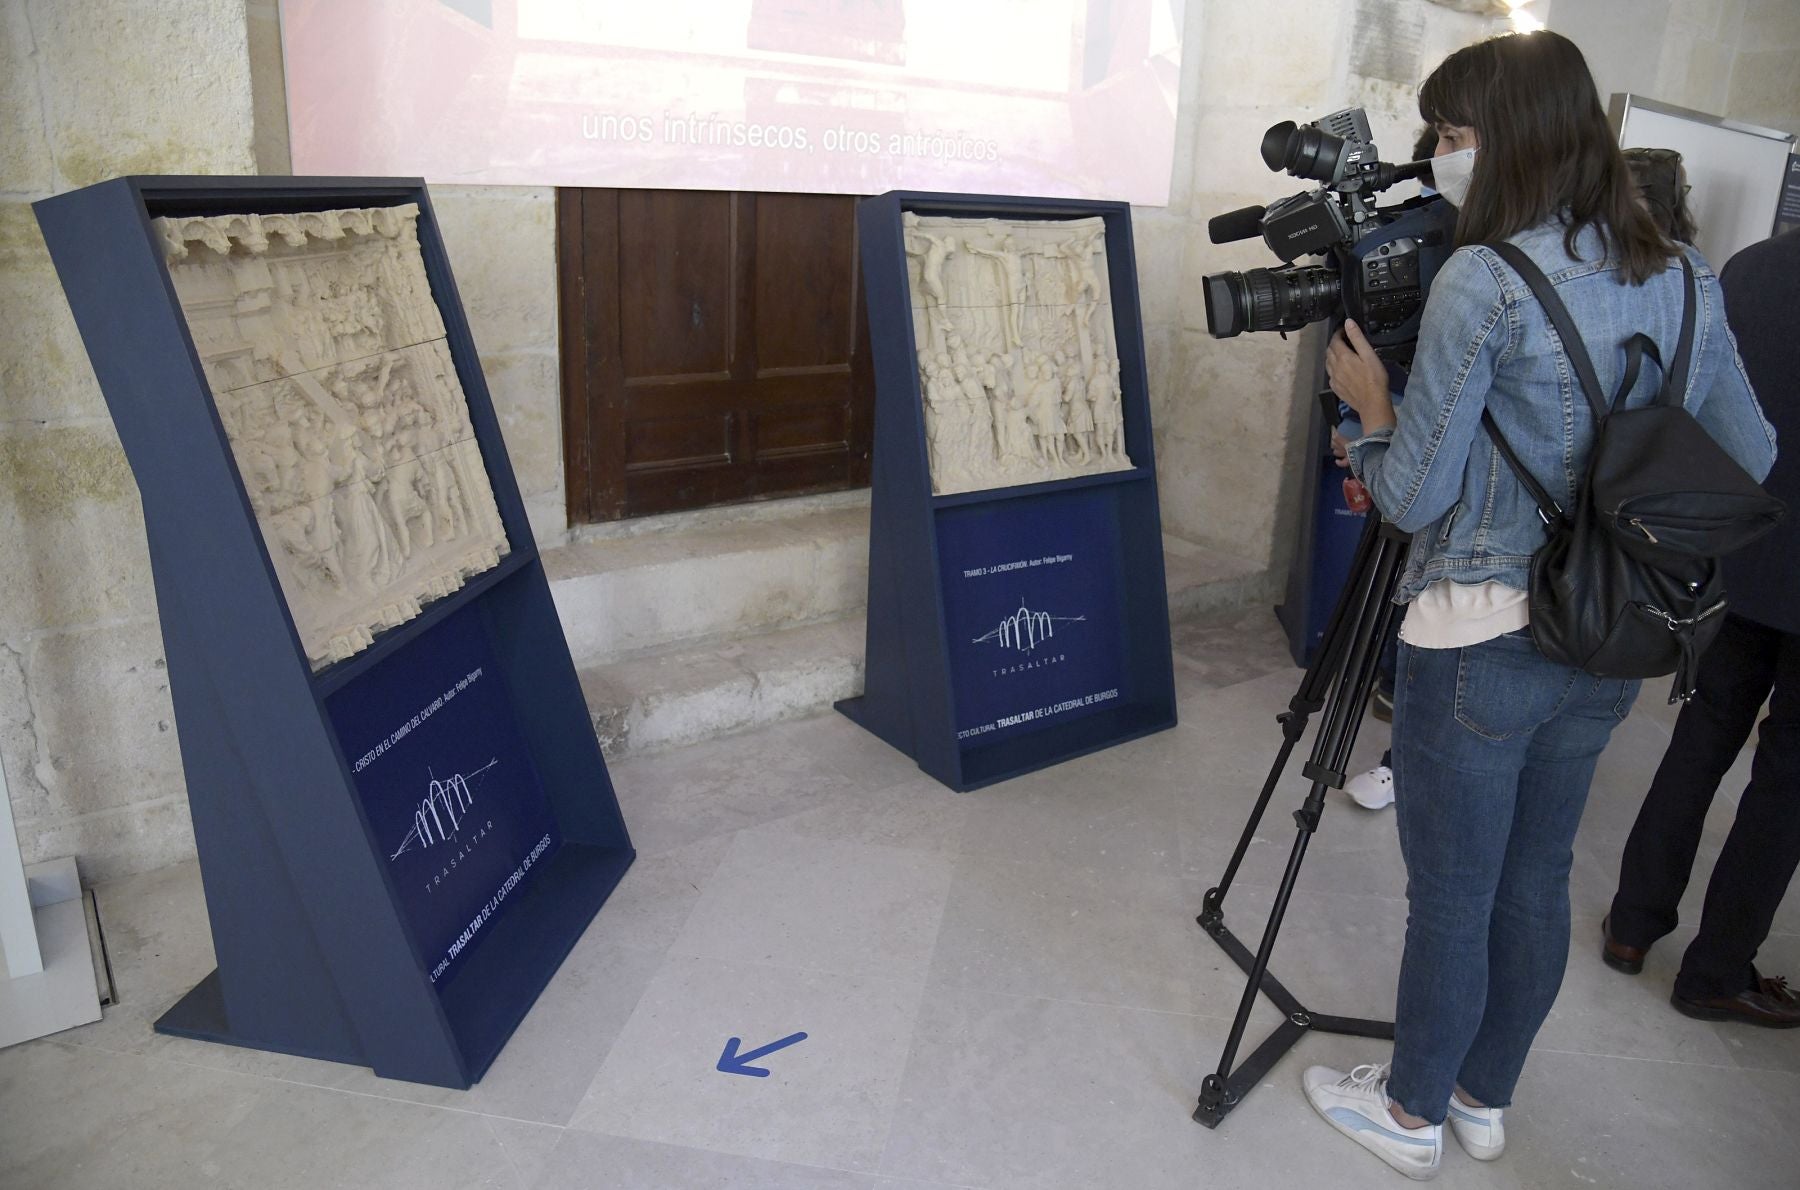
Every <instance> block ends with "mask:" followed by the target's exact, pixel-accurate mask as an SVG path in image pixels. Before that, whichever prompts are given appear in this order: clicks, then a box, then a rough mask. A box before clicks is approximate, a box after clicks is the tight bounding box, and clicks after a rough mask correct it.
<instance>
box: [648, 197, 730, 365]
mask: <svg viewBox="0 0 1800 1190" xmlns="http://www.w3.org/2000/svg"><path fill="white" fill-rule="evenodd" d="M734 207H735V204H734V203H733V202H732V196H731V195H729V194H714V193H710V192H706V191H693V190H675V191H654V190H622V191H620V192H619V235H618V242H619V287H620V299H621V300H620V303H619V336H620V340H621V343H622V346H623V360H622V364H623V369H624V375H625V378H626V379H627V381H631V380H642V379H646V378H650V377H661V376H697V375H714V376H719V377H723V376H724V375H725V374H726V373H728V372H730V370H731V364H732V356H733V351H732V348H733V346H734V344H733V342H732V338H733V332H734V331H735V330H736V326H735V323H736V321H737V320H736V317H735V315H736V307H737V275H736V273H737V270H736V263H737V244H736V242H735V241H736V234H737V227H736V223H737V220H736V218H735V211H734Z"/></svg>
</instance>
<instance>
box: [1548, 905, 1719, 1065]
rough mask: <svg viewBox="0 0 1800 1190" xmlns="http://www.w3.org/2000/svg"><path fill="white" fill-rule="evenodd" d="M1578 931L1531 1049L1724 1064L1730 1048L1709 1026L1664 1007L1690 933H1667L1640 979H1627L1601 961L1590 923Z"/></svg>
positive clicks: (1654, 950) (1598, 941)
mask: <svg viewBox="0 0 1800 1190" xmlns="http://www.w3.org/2000/svg"><path fill="white" fill-rule="evenodd" d="M1577 925H1578V928H1577V929H1576V931H1575V934H1574V936H1573V937H1572V938H1571V940H1570V943H1569V965H1568V967H1567V969H1566V970H1565V972H1564V974H1563V985H1562V991H1561V993H1560V994H1559V995H1558V996H1557V998H1556V1005H1555V1007H1553V1008H1552V1009H1551V1010H1550V1017H1549V1019H1548V1020H1546V1021H1545V1022H1544V1027H1543V1029H1542V1030H1540V1031H1539V1033H1538V1036H1537V1040H1536V1042H1535V1043H1534V1044H1535V1045H1536V1046H1538V1047H1539V1048H1541V1049H1552V1050H1567V1051H1570V1052H1573V1053H1584V1054H1605V1055H1608V1056H1611V1057H1625V1058H1648V1059H1656V1060H1659V1061H1665V1062H1698V1063H1702V1064H1705V1065H1711V1066H1728V1065H1730V1064H1731V1055H1730V1052H1729V1048H1728V1047H1727V1046H1726V1045H1725V1043H1724V1042H1723V1041H1722V1040H1721V1039H1720V1038H1719V1035H1718V1032H1717V1031H1716V1030H1715V1029H1714V1028H1713V1027H1712V1026H1710V1025H1708V1024H1706V1023H1705V1022H1703V1021H1695V1020H1690V1019H1688V1018H1687V1017H1685V1016H1682V1015H1681V1014H1680V1013H1678V1012H1676V1011H1675V1010H1674V1009H1673V1008H1671V1007H1669V988H1670V987H1671V985H1672V984H1673V983H1674V979H1675V969H1676V967H1677V966H1678V965H1679V963H1680V956H1681V949H1682V947H1685V946H1686V945H1687V943H1688V941H1689V940H1691V939H1692V938H1693V931H1691V930H1680V931H1677V932H1676V933H1675V934H1674V935H1671V936H1670V937H1669V938H1668V939H1666V940H1665V942H1664V945H1662V946H1659V947H1657V948H1655V949H1653V950H1652V951H1651V953H1650V957H1649V958H1648V960H1647V961H1646V962H1645V965H1644V972H1643V974H1641V975H1636V976H1632V975H1626V974H1624V973H1622V972H1619V971H1615V970H1613V969H1612V968H1611V967H1608V966H1607V965H1606V964H1605V963H1603V962H1601V960H1600V932H1599V930H1598V929H1597V928H1594V927H1593V925H1592V923H1591V922H1581V923H1577ZM1581 926H1586V927H1587V928H1579V927H1581Z"/></svg>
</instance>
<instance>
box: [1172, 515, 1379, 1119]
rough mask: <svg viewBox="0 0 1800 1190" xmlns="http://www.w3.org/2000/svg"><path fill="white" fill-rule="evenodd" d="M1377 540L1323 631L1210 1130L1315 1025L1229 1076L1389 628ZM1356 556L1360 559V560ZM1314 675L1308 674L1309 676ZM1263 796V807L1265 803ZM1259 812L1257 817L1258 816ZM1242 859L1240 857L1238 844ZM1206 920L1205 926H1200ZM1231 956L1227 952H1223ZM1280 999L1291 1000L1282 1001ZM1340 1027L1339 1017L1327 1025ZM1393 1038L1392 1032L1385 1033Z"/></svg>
mask: <svg viewBox="0 0 1800 1190" xmlns="http://www.w3.org/2000/svg"><path fill="white" fill-rule="evenodd" d="M1375 532H1378V533H1379V539H1378V540H1377V541H1376V543H1375V546H1374V549H1373V554H1372V558H1370V559H1369V560H1367V562H1366V563H1365V564H1364V565H1363V566H1361V567H1360V568H1359V569H1357V570H1355V571H1353V572H1352V574H1351V580H1350V582H1349V583H1347V584H1346V590H1345V597H1344V598H1342V599H1340V601H1339V607H1338V613H1339V614H1334V618H1333V621H1332V623H1331V625H1330V627H1329V628H1328V629H1327V633H1326V634H1327V637H1331V636H1334V635H1336V634H1338V633H1341V632H1347V633H1348V636H1347V637H1346V638H1345V642H1342V643H1339V642H1332V643H1333V646H1334V648H1333V651H1334V653H1336V655H1337V656H1338V658H1339V660H1340V661H1341V665H1340V666H1339V667H1338V668H1337V672H1336V673H1335V674H1333V675H1330V676H1331V677H1333V678H1334V679H1335V681H1334V683H1333V685H1332V690H1331V693H1330V695H1329V697H1328V698H1327V699H1326V704H1325V718H1324V722H1323V723H1322V725H1321V727H1320V731H1319V736H1318V739H1317V740H1316V741H1315V743H1314V746H1313V751H1312V758H1311V760H1310V761H1309V762H1308V764H1307V766H1306V769H1305V772H1306V775H1307V776H1308V777H1309V778H1311V780H1312V788H1311V790H1310V791H1309V792H1308V794H1307V798H1306V801H1305V803H1304V804H1303V805H1302V806H1301V808H1300V809H1298V810H1296V811H1295V812H1294V821H1295V824H1296V826H1297V827H1298V830H1297V832H1296V835H1295V838H1294V847H1293V850H1292V851H1291V852H1290V853H1289V855H1288V863H1287V869H1286V871H1285V872H1284V873H1283V875H1282V879H1281V886H1280V888H1279V889H1278V890H1277V892H1276V894H1275V903H1274V905H1273V906H1272V907H1271V908H1270V911H1269V920H1268V924H1267V926H1266V927H1265V928H1264V930H1263V937H1262V943H1261V945H1260V946H1259V947H1258V949H1257V953H1256V957H1255V960H1254V961H1253V962H1252V964H1251V966H1250V969H1249V971H1248V979H1247V981H1246V983H1245V987H1244V994H1243V997H1242V999H1241V1000H1240V1001H1239V1002H1238V1011H1237V1015H1236V1016H1235V1017H1234V1018H1233V1020H1232V1026H1231V1033H1230V1035H1229V1037H1228V1038H1227V1040H1226V1042H1225V1049H1224V1052H1223V1054H1222V1055H1221V1056H1220V1059H1219V1068H1218V1070H1217V1071H1216V1072H1215V1073H1213V1074H1210V1075H1208V1076H1207V1077H1206V1079H1205V1081H1204V1082H1203V1083H1202V1086H1201V1094H1200V1103H1199V1106H1198V1108H1197V1109H1196V1110H1195V1112H1194V1118H1195V1119H1196V1120H1199V1121H1200V1122H1201V1123H1203V1124H1206V1125H1207V1126H1208V1127H1217V1126H1218V1123H1219V1122H1220V1121H1221V1120H1222V1119H1224V1117H1225V1115H1226V1114H1228V1113H1229V1112H1230V1111H1231V1109H1232V1108H1233V1107H1234V1106H1236V1104H1237V1102H1238V1100H1239V1099H1240V1098H1241V1097H1242V1095H1243V1093H1244V1092H1246V1091H1247V1090H1248V1089H1249V1087H1251V1086H1254V1085H1255V1080H1257V1079H1260V1078H1261V1077H1262V1075H1263V1074H1265V1073H1267V1071H1268V1069H1269V1068H1270V1067H1271V1066H1273V1065H1274V1063H1275V1061H1276V1060H1277V1059H1279V1058H1280V1056H1281V1055H1282V1054H1283V1053H1285V1052H1286V1051H1287V1050H1288V1049H1290V1048H1292V1046H1293V1045H1294V1044H1295V1043H1296V1042H1297V1041H1298V1040H1299V1038H1300V1036H1301V1035H1302V1034H1303V1033H1304V1032H1305V1031H1306V1030H1308V1029H1310V1028H1313V1027H1316V1022H1315V1021H1314V1019H1313V1018H1311V1017H1310V1016H1309V1015H1308V1014H1307V1013H1306V1012H1305V1011H1304V1010H1293V1011H1290V1019H1289V1020H1288V1021H1287V1022H1286V1023H1284V1024H1283V1026H1282V1027H1281V1028H1280V1029H1279V1030H1277V1032H1276V1034H1275V1035H1274V1036H1272V1037H1270V1038H1269V1039H1268V1041H1266V1042H1265V1043H1264V1044H1263V1045H1262V1046H1260V1047H1259V1048H1258V1049H1257V1051H1256V1053H1255V1054H1253V1055H1252V1058H1251V1060H1250V1061H1249V1062H1246V1063H1245V1068H1244V1069H1243V1070H1242V1071H1238V1072H1235V1074H1234V1071H1233V1064H1234V1063H1235V1062H1236V1060H1237V1051H1238V1046H1239V1045H1240V1044H1241V1043H1242V1041H1243V1036H1244V1030H1245V1027H1246V1026H1247V1025H1248V1024H1249V1019H1250V1013H1251V1011H1252V1010H1253V1009H1254V1007H1255V1005H1256V998H1257V996H1258V994H1259V993H1260V992H1261V991H1262V987H1263V982H1264V980H1265V978H1266V977H1267V974H1268V967H1269V957H1270V955H1271V954H1272V953H1273V952H1274V949H1275V939H1276V937H1277V935H1279V933H1280V932H1281V925H1282V921H1283V920H1284V919H1285V917H1286V915H1287V907H1288V902H1289V901H1290V900H1291V899H1292V897H1293V892H1294V886H1295V883H1296V882H1297V881H1298V879H1299V876H1300V865H1301V864H1302V863H1303V862H1304V861H1305V858H1306V848H1307V844H1308V843H1309V842H1310V841H1311V839H1312V835H1313V833H1314V832H1315V831H1316V830H1317V829H1318V824H1319V819H1320V817H1321V815H1322V814H1323V812H1324V808H1325V793H1326V790H1327V789H1330V788H1334V787H1338V786H1341V785H1342V784H1343V780H1344V765H1345V763H1346V762H1347V761H1348V759H1349V756H1350V751H1351V749H1352V748H1353V747H1354V746H1355V743H1356V730H1357V727H1358V726H1359V725H1360V723H1361V721H1362V711H1363V706H1364V703H1365V702H1366V701H1367V699H1368V696H1369V691H1370V690H1371V689H1372V688H1373V686H1374V683H1375V677H1376V672H1377V670H1378V668H1379V666H1380V660H1381V648H1382V644H1383V642H1384V641H1385V639H1386V635H1387V631H1388V628H1389V627H1390V625H1391V624H1392V622H1393V616H1394V606H1393V602H1392V596H1393V592H1394V589H1395V587H1396V586H1397V585H1398V583H1399V577H1400V567H1401V564H1402V562H1403V561H1404V559H1405V555H1406V544H1405V539H1404V538H1402V537H1401V536H1400V535H1399V534H1397V533H1395V532H1394V531H1392V530H1391V529H1387V528H1386V527H1382V528H1380V529H1378V530H1375ZM1369 536H1370V531H1368V530H1366V531H1365V544H1367V543H1368V539H1369ZM1360 553H1361V552H1360V550H1359V556H1360ZM1311 676H1312V675H1311V673H1310V671H1309V674H1308V677H1309V678H1310V677H1311ZM1289 750H1291V743H1284V746H1283V751H1284V755H1285V753H1286V752H1287V751H1289ZM1266 796H1267V791H1265V796H1264V798H1263V799H1262V800H1265V801H1266ZM1261 809H1262V807H1261V806H1260V805H1259V807H1258V810H1257V814H1258V815H1259V816H1260V813H1261ZM1239 850H1240V852H1241V851H1242V850H1243V848H1242V845H1241V844H1240V849H1239ZM1203 921H1204V919H1203ZM1208 933H1210V934H1212V935H1213V937H1214V938H1216V939H1219V941H1220V943H1221V945H1224V943H1225V940H1226V939H1227V938H1230V939H1231V941H1232V942H1235V941H1236V939H1235V938H1231V935H1230V932H1229V931H1227V930H1226V929H1225V927H1224V923H1223V921H1222V920H1219V919H1217V918H1215V919H1214V921H1213V923H1212V924H1211V925H1209V926H1208ZM1226 949H1227V951H1228V952H1230V951H1231V950H1232V947H1229V946H1228V947H1226ZM1283 999H1284V1000H1291V997H1287V996H1284V997H1283ZM1330 1019H1331V1020H1333V1021H1339V1020H1341V1018H1330ZM1355 1024H1356V1026H1357V1028H1356V1029H1354V1030H1352V1029H1346V1030H1343V1031H1356V1032H1361V1033H1363V1034H1364V1035H1379V1034H1377V1033H1372V1032H1371V1030H1377V1029H1379V1028H1381V1027H1382V1025H1381V1024H1380V1023H1379V1022H1355ZM1390 1035H1391V1032H1390Z"/></svg>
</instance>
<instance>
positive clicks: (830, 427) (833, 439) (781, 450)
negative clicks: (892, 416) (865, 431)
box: [750, 402, 850, 462]
mask: <svg viewBox="0 0 1800 1190" xmlns="http://www.w3.org/2000/svg"><path fill="white" fill-rule="evenodd" d="M750 434H751V449H752V450H753V451H755V452H756V458H757V460H758V461H759V462H761V461H764V460H768V459H771V458H776V457H779V456H783V455H787V456H793V455H802V454H822V453H829V452H839V453H841V452H843V451H845V450H847V449H848V448H849V444H850V416H849V410H847V409H845V408H844V406H843V405H842V404H841V403H836V402H834V403H832V404H829V405H796V406H792V407H790V408H786V409H767V408H765V409H758V410H757V411H756V413H755V415H754V417H753V418H752V419H751V430H750Z"/></svg>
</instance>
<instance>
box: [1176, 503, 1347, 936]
mask: <svg viewBox="0 0 1800 1190" xmlns="http://www.w3.org/2000/svg"><path fill="white" fill-rule="evenodd" d="M1365 519H1366V520H1367V524H1365V525H1364V526H1363V533H1362V536H1361V537H1360V538H1359V539H1358V540H1357V543H1356V554H1355V556H1354V557H1353V558H1352V559H1351V563H1350V575H1349V581H1346V582H1345V583H1344V587H1343V590H1341V591H1339V592H1338V597H1337V603H1336V604H1335V605H1334V606H1333V607H1332V609H1331V618H1330V619H1329V620H1327V621H1326V622H1325V635H1324V637H1323V639H1322V640H1321V641H1320V642H1319V648H1318V649H1317V650H1316V651H1315V652H1314V653H1313V659H1312V664H1310V665H1308V666H1307V668H1306V673H1305V674H1304V675H1303V676H1302V677H1301V679H1300V688H1299V690H1297V691H1295V693H1294V697H1293V698H1292V699H1291V700H1290V701H1289V702H1288V709H1287V710H1286V711H1284V712H1283V713H1282V714H1281V715H1280V717H1279V718H1278V719H1277V722H1279V723H1280V724H1281V749H1280V751H1278V752H1277V753H1276V754H1275V763H1274V764H1272V765H1270V766H1269V776H1268V779H1267V780H1265V781H1264V782H1263V787H1262V792H1260V793H1259V794H1258V795H1257V797H1256V806H1255V808H1254V809H1252V810H1251V811H1250V818H1249V820H1248V821H1247V822H1245V823H1244V832H1243V834H1241V835H1239V836H1238V841H1237V847H1236V848H1235V849H1234V850H1233V851H1232V853H1231V861H1230V862H1229V863H1227V864H1226V865H1225V875H1224V876H1222V877H1220V878H1219V883H1218V884H1217V885H1215V886H1214V887H1212V888H1210V889H1208V890H1207V891H1206V897H1205V899H1204V900H1203V901H1202V902H1201V910H1200V917H1199V919H1198V920H1199V922H1200V925H1201V927H1202V928H1204V929H1205V930H1207V931H1208V932H1209V933H1210V932H1212V931H1213V930H1214V929H1215V928H1216V927H1218V926H1219V925H1221V924H1222V922H1223V920H1224V911H1225V895H1226V894H1227V893H1229V892H1230V891H1231V884H1232V881H1234V880H1236V879H1237V873H1238V868H1239V866H1241V865H1242V864H1243V862H1244V856H1245V855H1246V854H1247V853H1248V852H1249V850H1250V841H1251V839H1252V838H1254V837H1255V835H1256V828H1257V827H1259V826H1261V825H1262V818H1263V814H1264V813H1265V812H1266V811H1267V810H1268V808H1269V799H1270V798H1271V797H1273V796H1274V793H1275V787H1276V786H1277V785H1279V784H1280V783H1281V775H1282V774H1283V773H1284V772H1286V771H1287V765H1288V760H1289V759H1290V758H1291V757H1292V756H1293V752H1294V746H1295V745H1296V744H1298V743H1299V742H1300V737H1301V736H1303V735H1305V734H1306V725H1307V723H1308V721H1310V720H1311V718H1312V715H1313V712H1315V711H1317V710H1318V709H1319V708H1320V707H1322V706H1324V705H1325V696H1326V691H1327V690H1328V689H1329V687H1330V685H1331V680H1332V678H1333V677H1334V676H1336V675H1337V674H1338V673H1339V672H1341V670H1342V669H1343V654H1344V650H1346V649H1347V648H1349V646H1350V643H1351V639H1352V636H1351V634H1349V633H1346V632H1344V631H1343V626H1344V625H1345V624H1346V623H1347V622H1349V621H1352V620H1354V619H1356V618H1358V616H1359V615H1360V611H1361V607H1362V604H1363V602H1364V601H1365V599H1366V592H1365V591H1363V590H1361V589H1360V587H1361V584H1359V583H1358V582H1357V581H1356V580H1357V578H1358V577H1359V576H1361V575H1365V574H1369V573H1372V572H1373V568H1374V562H1375V554H1376V550H1377V548H1378V546H1379V544H1380V538H1381V518H1380V517H1376V516H1370V517H1367V518H1365Z"/></svg>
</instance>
